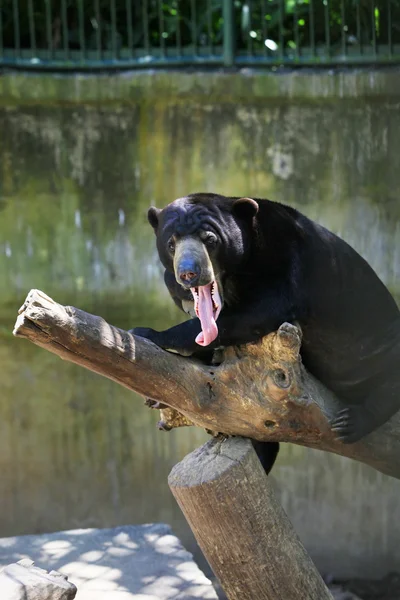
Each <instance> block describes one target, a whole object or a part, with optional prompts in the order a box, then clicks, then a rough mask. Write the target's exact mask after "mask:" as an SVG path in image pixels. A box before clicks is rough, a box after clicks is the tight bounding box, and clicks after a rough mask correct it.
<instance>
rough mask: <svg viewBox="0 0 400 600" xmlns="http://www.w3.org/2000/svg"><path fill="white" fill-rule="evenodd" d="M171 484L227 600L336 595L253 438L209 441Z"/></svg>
mask: <svg viewBox="0 0 400 600" xmlns="http://www.w3.org/2000/svg"><path fill="white" fill-rule="evenodd" d="M169 486H170V488H171V491H172V493H173V495H174V496H175V498H176V500H177V502H178V504H179V506H180V508H181V509H182V511H183V513H184V515H185V517H186V519H187V521H188V523H189V525H190V527H191V528H192V530H193V533H194V535H195V536H196V539H197V541H198V543H199V545H200V547H201V549H202V550H203V552H204V555H205V556H206V558H207V560H208V562H209V563H210V566H211V568H212V569H213V571H214V573H215V575H216V576H217V577H218V579H219V581H220V583H221V585H222V587H223V589H224V591H225V593H226V594H227V596H228V598H229V600H332V596H331V594H330V593H329V591H328V589H327V587H326V586H325V584H324V582H323V580H322V578H321V576H320V575H319V573H318V571H317V570H316V568H315V566H314V564H313V562H312V561H311V559H310V557H309V555H308V554H307V552H306V550H305V549H304V546H303V545H302V543H301V541H300V540H299V538H298V536H297V534H296V532H295V531H294V529H293V527H292V524H291V523H290V521H289V519H288V517H287V515H286V514H285V512H284V510H283V508H282V507H281V506H280V504H279V503H278V502H277V500H276V497H275V493H274V491H273V488H272V485H271V483H270V481H269V479H268V477H267V476H266V475H265V473H264V471H263V469H262V467H261V465H260V462H259V460H258V458H257V455H256V453H255V451H254V449H253V447H252V444H251V442H250V441H249V440H247V439H244V438H228V439H225V440H223V441H221V440H211V441H209V442H207V443H206V444H204V446H202V447H201V448H199V449H197V450H195V451H194V452H192V453H191V454H189V455H188V456H186V458H184V459H183V460H182V461H181V462H180V463H179V464H177V465H176V466H175V467H174V468H173V469H172V471H171V473H170V476H169Z"/></svg>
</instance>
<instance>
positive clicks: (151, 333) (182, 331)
mask: <svg viewBox="0 0 400 600" xmlns="http://www.w3.org/2000/svg"><path fill="white" fill-rule="evenodd" d="M200 331H201V324H200V321H199V319H190V320H189V321H185V322H184V323H180V324H179V325H175V326H174V327H170V329H166V330H165V331H156V330H155V329H151V327H135V328H134V329H131V330H130V333H133V334H134V335H139V336H140V337H144V338H146V339H147V340H150V341H151V342H153V343H154V344H156V346H159V347H160V348H164V350H168V351H169V352H176V353H177V354H181V355H182V356H191V355H192V354H194V353H195V352H196V353H198V352H199V350H201V347H200V346H199V345H198V344H196V342H195V339H196V337H197V336H198V334H199V333H200Z"/></svg>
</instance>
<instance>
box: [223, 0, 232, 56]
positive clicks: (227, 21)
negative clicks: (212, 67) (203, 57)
mask: <svg viewBox="0 0 400 600" xmlns="http://www.w3.org/2000/svg"><path fill="white" fill-rule="evenodd" d="M222 19H223V40H224V47H223V63H224V65H225V67H231V66H232V65H233V63H234V59H235V53H234V31H233V28H234V24H233V0H223V4H222Z"/></svg>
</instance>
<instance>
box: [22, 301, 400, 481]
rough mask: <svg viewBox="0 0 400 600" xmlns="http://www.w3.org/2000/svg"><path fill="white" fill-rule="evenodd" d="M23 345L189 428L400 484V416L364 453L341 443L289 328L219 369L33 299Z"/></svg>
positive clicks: (362, 446)
mask: <svg viewBox="0 0 400 600" xmlns="http://www.w3.org/2000/svg"><path fill="white" fill-rule="evenodd" d="M14 335H16V336H17V337H23V338H26V339H29V340H30V341H31V342H33V343H34V344H37V345H38V346H41V347H42V348H45V349H46V350H49V351H50V352H53V353H54V354H57V355H58V356H60V357H61V358H63V359H65V360H69V361H71V362H74V363H76V364H79V365H81V366H83V367H85V368H87V369H90V370H92V371H95V372H96V373H99V374H100V375H103V376H105V377H108V378H109V379H112V380H113V381H116V382H117V383H119V384H121V385H123V386H125V387H127V388H128V389H131V390H134V391H136V392H138V393H139V394H142V395H143V396H145V397H148V398H151V399H153V400H154V401H157V402H161V403H162V404H165V405H167V406H168V407H170V408H171V409H174V410H176V411H178V412H179V413H181V414H182V415H183V416H184V419H183V423H181V424H185V425H186V424H188V422H192V423H193V424H195V425H197V426H200V427H204V428H206V429H208V430H211V431H214V432H222V433H225V434H227V435H237V436H243V437H250V438H253V439H255V440H259V441H280V442H292V443H295V444H300V445H303V446H309V447H312V448H317V449H319V450H325V451H328V452H334V453H336V454H340V455H342V456H347V457H349V458H353V459H356V460H359V461H361V462H364V463H366V464H368V465H370V466H372V467H374V468H376V469H378V470H379V471H382V472H383V473H386V474H387V475H391V476H392V477H396V478H400V461H399V460H398V455H399V453H400V413H397V414H396V415H394V416H393V417H392V419H391V420H390V421H389V422H387V423H386V424H385V425H383V426H382V427H380V428H379V429H378V430H377V431H375V432H373V433H372V434H370V435H369V436H367V437H366V438H364V439H363V440H361V441H360V442H357V443H356V444H351V445H346V444H343V443H342V442H340V441H338V440H337V439H335V436H334V435H333V434H332V432H331V430H330V427H329V420H330V419H331V418H332V416H333V415H334V414H335V413H336V411H337V410H338V407H339V406H340V403H339V401H338V400H337V398H335V396H334V395H333V394H332V393H331V392H330V391H329V390H327V389H326V388H324V386H323V385H322V384H321V383H320V382H318V381H317V380H316V379H314V378H313V377H312V376H311V375H310V374H308V373H307V372H306V371H305V369H304V367H303V366H302V363H301V359H300V354H299V352H300V345H301V335H300V332H299V330H298V329H297V328H296V327H295V326H293V325H291V324H289V323H284V324H282V326H281V327H280V328H279V330H278V331H277V332H275V333H272V334H270V335H268V336H266V337H265V338H264V339H263V340H261V341H260V342H258V343H255V344H248V345H246V346H241V347H238V348H228V349H227V350H226V351H225V353H224V360H223V362H222V364H221V365H220V366H217V367H213V366H207V365H204V364H202V363H200V362H199V361H197V360H195V359H191V358H184V357H181V356H177V355H176V354H172V353H170V352H166V351H164V350H162V349H161V348H158V347H157V346H155V345H154V344H153V343H152V342H150V341H148V340H145V339H143V338H140V337H139V336H134V335H132V334H130V333H128V332H126V331H123V330H121V329H118V328H117V327H113V326H112V325H109V324H108V323H106V322H105V321H104V319H102V318H101V317H97V316H94V315H91V314H89V313H86V312H84V311H82V310H80V309H77V308H74V307H70V306H62V305H60V304H57V303H56V302H54V300H52V299H51V298H49V297H48V296H46V294H44V293H43V292H40V291H38V290H32V291H31V292H30V293H29V294H28V296H27V298H26V300H25V302H24V304H23V306H22V307H21V309H20V311H19V316H18V318H17V322H16V325H15V329H14ZM169 417H170V423H169V425H171V426H174V413H173V412H172V413H170V414H169Z"/></svg>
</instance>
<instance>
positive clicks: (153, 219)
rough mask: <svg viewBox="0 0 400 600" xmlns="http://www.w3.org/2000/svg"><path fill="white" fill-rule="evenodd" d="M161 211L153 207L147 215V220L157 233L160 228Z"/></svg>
mask: <svg viewBox="0 0 400 600" xmlns="http://www.w3.org/2000/svg"><path fill="white" fill-rule="evenodd" d="M160 212H161V209H160V208H156V207H155V206H151V207H150V208H149V211H148V213H147V219H148V221H149V223H150V225H151V226H152V228H153V229H154V231H157V227H158V215H159V214H160Z"/></svg>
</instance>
